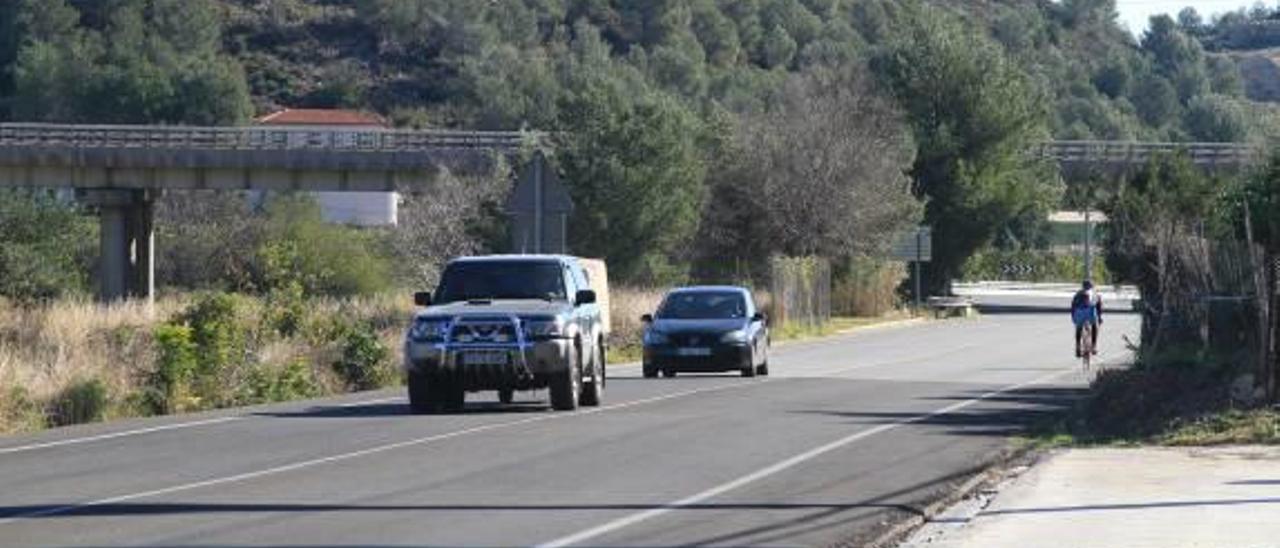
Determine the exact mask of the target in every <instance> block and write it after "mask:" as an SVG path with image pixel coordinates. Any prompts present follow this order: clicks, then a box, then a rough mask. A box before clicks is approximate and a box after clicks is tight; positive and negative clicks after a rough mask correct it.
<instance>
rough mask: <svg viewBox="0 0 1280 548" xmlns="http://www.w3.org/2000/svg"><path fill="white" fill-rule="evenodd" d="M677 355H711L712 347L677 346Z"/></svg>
mask: <svg viewBox="0 0 1280 548" xmlns="http://www.w3.org/2000/svg"><path fill="white" fill-rule="evenodd" d="M676 355H677V356H710V355H711V349H710V348H677V349H676Z"/></svg>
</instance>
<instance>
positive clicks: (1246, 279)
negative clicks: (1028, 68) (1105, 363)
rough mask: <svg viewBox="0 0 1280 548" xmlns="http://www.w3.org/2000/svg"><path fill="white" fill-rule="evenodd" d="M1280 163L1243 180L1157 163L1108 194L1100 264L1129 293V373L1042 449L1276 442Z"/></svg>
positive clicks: (1102, 387) (1107, 378)
mask: <svg viewBox="0 0 1280 548" xmlns="http://www.w3.org/2000/svg"><path fill="white" fill-rule="evenodd" d="M1277 205H1280V155H1274V156H1272V158H1271V159H1270V160H1269V161H1268V162H1267V163H1265V164H1264V165H1262V166H1259V167H1258V168H1257V169H1256V170H1254V171H1253V172H1251V173H1248V174H1245V175H1244V176H1242V177H1236V178H1230V179H1222V178H1218V177H1210V176H1206V175H1205V174H1204V173H1203V172H1201V171H1199V170H1197V169H1196V168H1195V167H1193V166H1192V165H1191V163H1190V162H1189V161H1188V159H1187V158H1185V157H1182V156H1173V157H1166V158H1159V159H1156V160H1153V161H1152V162H1151V164H1150V165H1149V166H1148V167H1147V168H1146V169H1144V170H1142V171H1140V172H1139V173H1138V174H1136V175H1135V176H1134V177H1132V178H1131V179H1130V180H1128V181H1125V182H1124V183H1122V184H1121V185H1120V186H1119V187H1118V188H1116V189H1113V191H1112V192H1111V193H1110V197H1109V198H1108V200H1107V204H1106V207H1105V209H1106V211H1107V213H1108V215H1109V216H1110V217H1111V219H1112V227H1111V228H1112V230H1111V232H1110V237H1109V241H1108V242H1107V244H1108V245H1107V250H1108V264H1109V266H1110V267H1111V270H1112V272H1113V273H1115V275H1116V276H1117V277H1118V278H1119V279H1121V280H1123V281H1125V282H1127V283H1133V284H1135V285H1136V286H1137V288H1138V290H1139V292H1140V294H1141V297H1142V301H1141V305H1140V308H1139V312H1140V313H1141V315H1142V331H1141V335H1140V338H1139V340H1136V341H1132V342H1133V344H1134V345H1135V348H1134V349H1135V352H1136V363H1135V364H1134V365H1133V366H1132V367H1131V368H1127V369H1122V370H1115V371H1106V372H1103V373H1102V374H1101V375H1100V376H1099V377H1098V378H1097V380H1096V381H1094V382H1093V385H1092V387H1091V390H1090V392H1089V394H1088V396H1086V397H1085V398H1084V399H1083V400H1082V401H1081V402H1080V404H1079V405H1078V406H1077V408H1076V409H1075V410H1074V411H1073V412H1072V413H1069V414H1067V415H1066V416H1064V417H1060V418H1057V419H1055V420H1053V421H1050V423H1047V424H1045V425H1042V427H1041V428H1040V429H1038V433H1037V438H1038V439H1039V440H1041V441H1048V442H1050V443H1072V442H1074V443H1085V444H1094V443H1161V444H1171V445H1199V444H1220V443H1280V414H1277V413H1276V407H1275V404H1276V401H1277V388H1278V386H1277V382H1278V381H1277V375H1276V353H1275V346H1274V342H1275V341H1276V340H1277V339H1276V337H1277V326H1278V325H1280V324H1278V323H1277V314H1276V313H1277V308H1276V306H1277V289H1276V287H1277V284H1276V278H1277V276H1280V272H1277V270H1276V268H1277V264H1278V263H1277V262H1276V260H1277V258H1278V257H1280V245H1278V244H1280V208H1277Z"/></svg>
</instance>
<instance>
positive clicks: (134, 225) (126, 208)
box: [80, 189, 155, 303]
mask: <svg viewBox="0 0 1280 548" xmlns="http://www.w3.org/2000/svg"><path fill="white" fill-rule="evenodd" d="M80 197H81V200H83V201H84V203H85V204H87V205H90V206H94V207H96V208H98V219H99V223H100V232H99V252H100V261H99V264H100V266H99V273H98V300H100V301H102V302H104V303H111V302H116V301H120V300H124V299H147V300H148V301H149V300H151V299H152V298H153V296H154V295H155V231H154V230H153V224H154V223H153V217H154V215H153V211H154V204H155V195H154V193H153V192H150V191H146V190H123V189H91V190H83V191H81V193H80Z"/></svg>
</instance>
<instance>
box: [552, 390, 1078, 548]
mask: <svg viewBox="0 0 1280 548" xmlns="http://www.w3.org/2000/svg"><path fill="white" fill-rule="evenodd" d="M1074 372H1075V369H1068V370H1065V371H1058V372H1056V373H1052V374H1049V375H1044V376H1041V377H1037V378H1035V379H1033V380H1030V381H1027V382H1023V383H1019V384H1014V385H1010V386H1006V387H1004V388H1001V389H999V390H993V391H991V392H987V393H985V394H982V395H980V396H978V397H976V398H973V399H970V400H966V401H962V402H959V403H955V404H952V405H948V406H946V407H943V408H941V409H938V410H936V411H933V412H930V413H924V414H921V415H916V416H914V417H908V418H905V419H900V420H897V421H894V422H891V423H888V424H882V425H880V426H877V427H875V428H871V429H868V430H862V431H859V432H856V433H853V434H850V435H848V436H845V437H843V438H840V439H838V440H835V441H833V442H831V443H828V444H826V445H822V446H819V447H815V448H813V449H810V450H808V451H805V452H804V453H800V454H799V455H796V456H793V457H791V458H788V459H786V460H783V461H780V462H777V463H774V464H772V465H770V466H767V467H765V468H762V469H760V470H757V471H755V472H752V473H750V474H747V475H745V476H741V477H739V478H738V479H735V480H732V481H729V482H727V483H723V484H720V485H717V486H715V487H712V488H710V489H707V490H706V491H702V492H700V493H697V494H694V495H690V496H688V497H685V498H682V499H680V500H677V501H674V502H669V503H667V504H663V505H661V506H658V507H655V508H652V509H649V510H645V511H643V512H637V513H635V514H631V515H629V516H625V517H622V518H618V519H615V520H613V521H610V522H608V523H604V524H602V525H599V526H596V527H592V528H590V529H586V530H584V531H580V532H577V533H574V534H571V535H568V536H565V537H561V538H558V539H555V540H552V541H550V542H545V543H542V544H539V545H538V547H539V548H560V547H564V546H572V545H574V544H580V543H583V542H586V541H589V540H593V539H597V538H599V537H602V536H604V535H607V534H610V533H613V532H616V531H619V530H621V529H625V528H627V527H630V526H632V525H635V524H637V523H640V522H644V521H648V520H651V519H653V518H656V517H658V516H661V515H663V514H666V513H668V512H672V511H674V510H679V509H681V508H685V507H689V506H693V505H695V504H699V503H701V502H703V501H705V500H707V499H711V498H713V497H716V496H719V495H722V494H724V493H727V492H729V491H733V490H734V489H737V488H739V487H742V486H744V485H747V484H750V483H754V482H757V481H760V480H762V479H765V478H767V477H769V476H773V475H775V474H778V473H779V472H783V471H786V470H788V469H791V468H794V467H796V466H799V465H801V464H804V463H805V462H808V461H810V460H813V459H815V458H817V457H819V456H822V455H824V454H826V453H830V452H832V451H835V450H836V449H840V448H843V447H844V446H846V445H849V444H852V443H854V442H856V441H859V440H862V439H865V438H869V437H871V436H874V435H876V434H880V433H883V432H887V431H889V430H893V429H895V428H898V427H900V426H905V425H908V424H913V423H917V422H920V421H924V420H927V419H930V418H933V417H936V416H939V415H946V414H948V413H952V412H954V411H958V410H960V409H964V408H966V407H969V406H972V405H975V404H977V403H981V402H982V401H984V400H987V399H990V398H992V397H995V396H998V395H1000V394H1003V393H1005V392H1009V391H1012V390H1017V389H1019V388H1024V387H1027V386H1032V385H1036V384H1041V383H1044V382H1048V381H1051V380H1054V379H1056V378H1058V377H1064V376H1066V375H1069V374H1071V373H1074Z"/></svg>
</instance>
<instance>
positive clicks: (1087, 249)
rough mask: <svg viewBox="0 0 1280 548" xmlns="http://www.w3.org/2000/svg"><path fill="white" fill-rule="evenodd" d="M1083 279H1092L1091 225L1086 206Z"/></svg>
mask: <svg viewBox="0 0 1280 548" xmlns="http://www.w3.org/2000/svg"><path fill="white" fill-rule="evenodd" d="M1084 279H1086V280H1091V279H1093V224H1092V222H1091V219H1090V212H1089V206H1087V205H1086V206H1085V208H1084Z"/></svg>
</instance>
